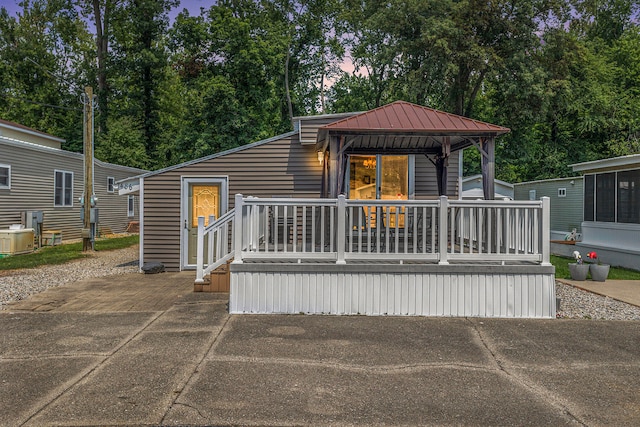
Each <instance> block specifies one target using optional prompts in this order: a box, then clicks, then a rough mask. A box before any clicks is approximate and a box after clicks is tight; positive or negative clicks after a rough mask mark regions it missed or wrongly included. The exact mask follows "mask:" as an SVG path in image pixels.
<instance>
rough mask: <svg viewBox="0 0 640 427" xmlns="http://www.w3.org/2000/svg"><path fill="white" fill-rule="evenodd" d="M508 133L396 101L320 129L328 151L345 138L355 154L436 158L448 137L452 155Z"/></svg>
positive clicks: (444, 113)
mask: <svg viewBox="0 0 640 427" xmlns="http://www.w3.org/2000/svg"><path fill="white" fill-rule="evenodd" d="M508 132H509V129H508V128H505V127H502V126H498V125H494V124H490V123H485V122H482V121H479V120H473V119H469V118H467V117H462V116H458V115H456V114H451V113H447V112H444V111H439V110H435V109H433V108H429V107H423V106H421V105H416V104H412V103H409V102H405V101H396V102H393V103H391V104H388V105H384V106H382V107H378V108H375V109H373V110H370V111H366V112H364V113H360V114H357V115H355V116H352V117H348V118H346V119H343V120H339V121H336V122H333V123H331V124H328V125H325V126H322V127H320V128H319V130H318V145H319V148H322V149H326V147H327V139H328V137H329V136H331V135H342V136H345V137H346V142H347V145H348V147H347V148H348V151H349V152H352V153H355V152H367V151H371V150H380V149H382V150H390V151H393V152H395V153H400V152H402V153H425V154H435V153H438V152H440V151H441V147H442V145H443V138H444V137H449V139H448V142H449V144H450V147H451V151H457V150H460V149H463V148H466V147H468V146H470V145H472V144H473V139H477V138H481V137H495V136H498V135H502V134H505V133H508Z"/></svg>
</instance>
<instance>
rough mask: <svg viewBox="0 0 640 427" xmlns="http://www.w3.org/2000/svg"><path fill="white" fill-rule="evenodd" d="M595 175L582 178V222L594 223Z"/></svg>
mask: <svg viewBox="0 0 640 427" xmlns="http://www.w3.org/2000/svg"><path fill="white" fill-rule="evenodd" d="M595 182H596V176H595V175H585V176H584V220H585V221H594V220H595V216H594V214H595V212H594V209H593V206H594V202H595Z"/></svg>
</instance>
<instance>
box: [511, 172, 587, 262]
mask: <svg viewBox="0 0 640 427" xmlns="http://www.w3.org/2000/svg"><path fill="white" fill-rule="evenodd" d="M513 190H514V197H515V199H516V200H539V199H540V198H541V197H548V198H549V202H550V203H551V235H550V238H551V240H566V239H568V238H571V239H574V240H581V239H582V224H581V223H582V197H583V187H582V176H574V177H569V178H553V179H543V180H538V181H528V182H518V183H515V184H513ZM574 229H575V230H576V234H575V237H574V236H573V234H572V233H573V230H574ZM564 254H565V255H567V254H566V253H564Z"/></svg>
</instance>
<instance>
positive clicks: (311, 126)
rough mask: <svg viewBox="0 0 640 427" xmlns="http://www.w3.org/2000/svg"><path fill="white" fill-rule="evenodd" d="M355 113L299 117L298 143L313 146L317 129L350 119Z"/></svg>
mask: <svg viewBox="0 0 640 427" xmlns="http://www.w3.org/2000/svg"><path fill="white" fill-rule="evenodd" d="M355 114H357V113H345V114H332V115H325V116H316V117H301V118H300V119H299V133H298V135H299V141H300V143H301V144H315V143H316V138H317V136H318V128H319V127H321V126H324V125H328V124H329V123H333V122H337V121H339V120H342V119H345V118H347V117H351V116H353V115H355Z"/></svg>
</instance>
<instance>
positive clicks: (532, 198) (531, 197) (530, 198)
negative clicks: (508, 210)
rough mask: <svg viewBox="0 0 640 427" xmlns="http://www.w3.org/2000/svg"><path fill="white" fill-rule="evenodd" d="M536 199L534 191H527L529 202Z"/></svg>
mask: <svg viewBox="0 0 640 427" xmlns="http://www.w3.org/2000/svg"><path fill="white" fill-rule="evenodd" d="M535 199H536V190H529V200H535Z"/></svg>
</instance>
